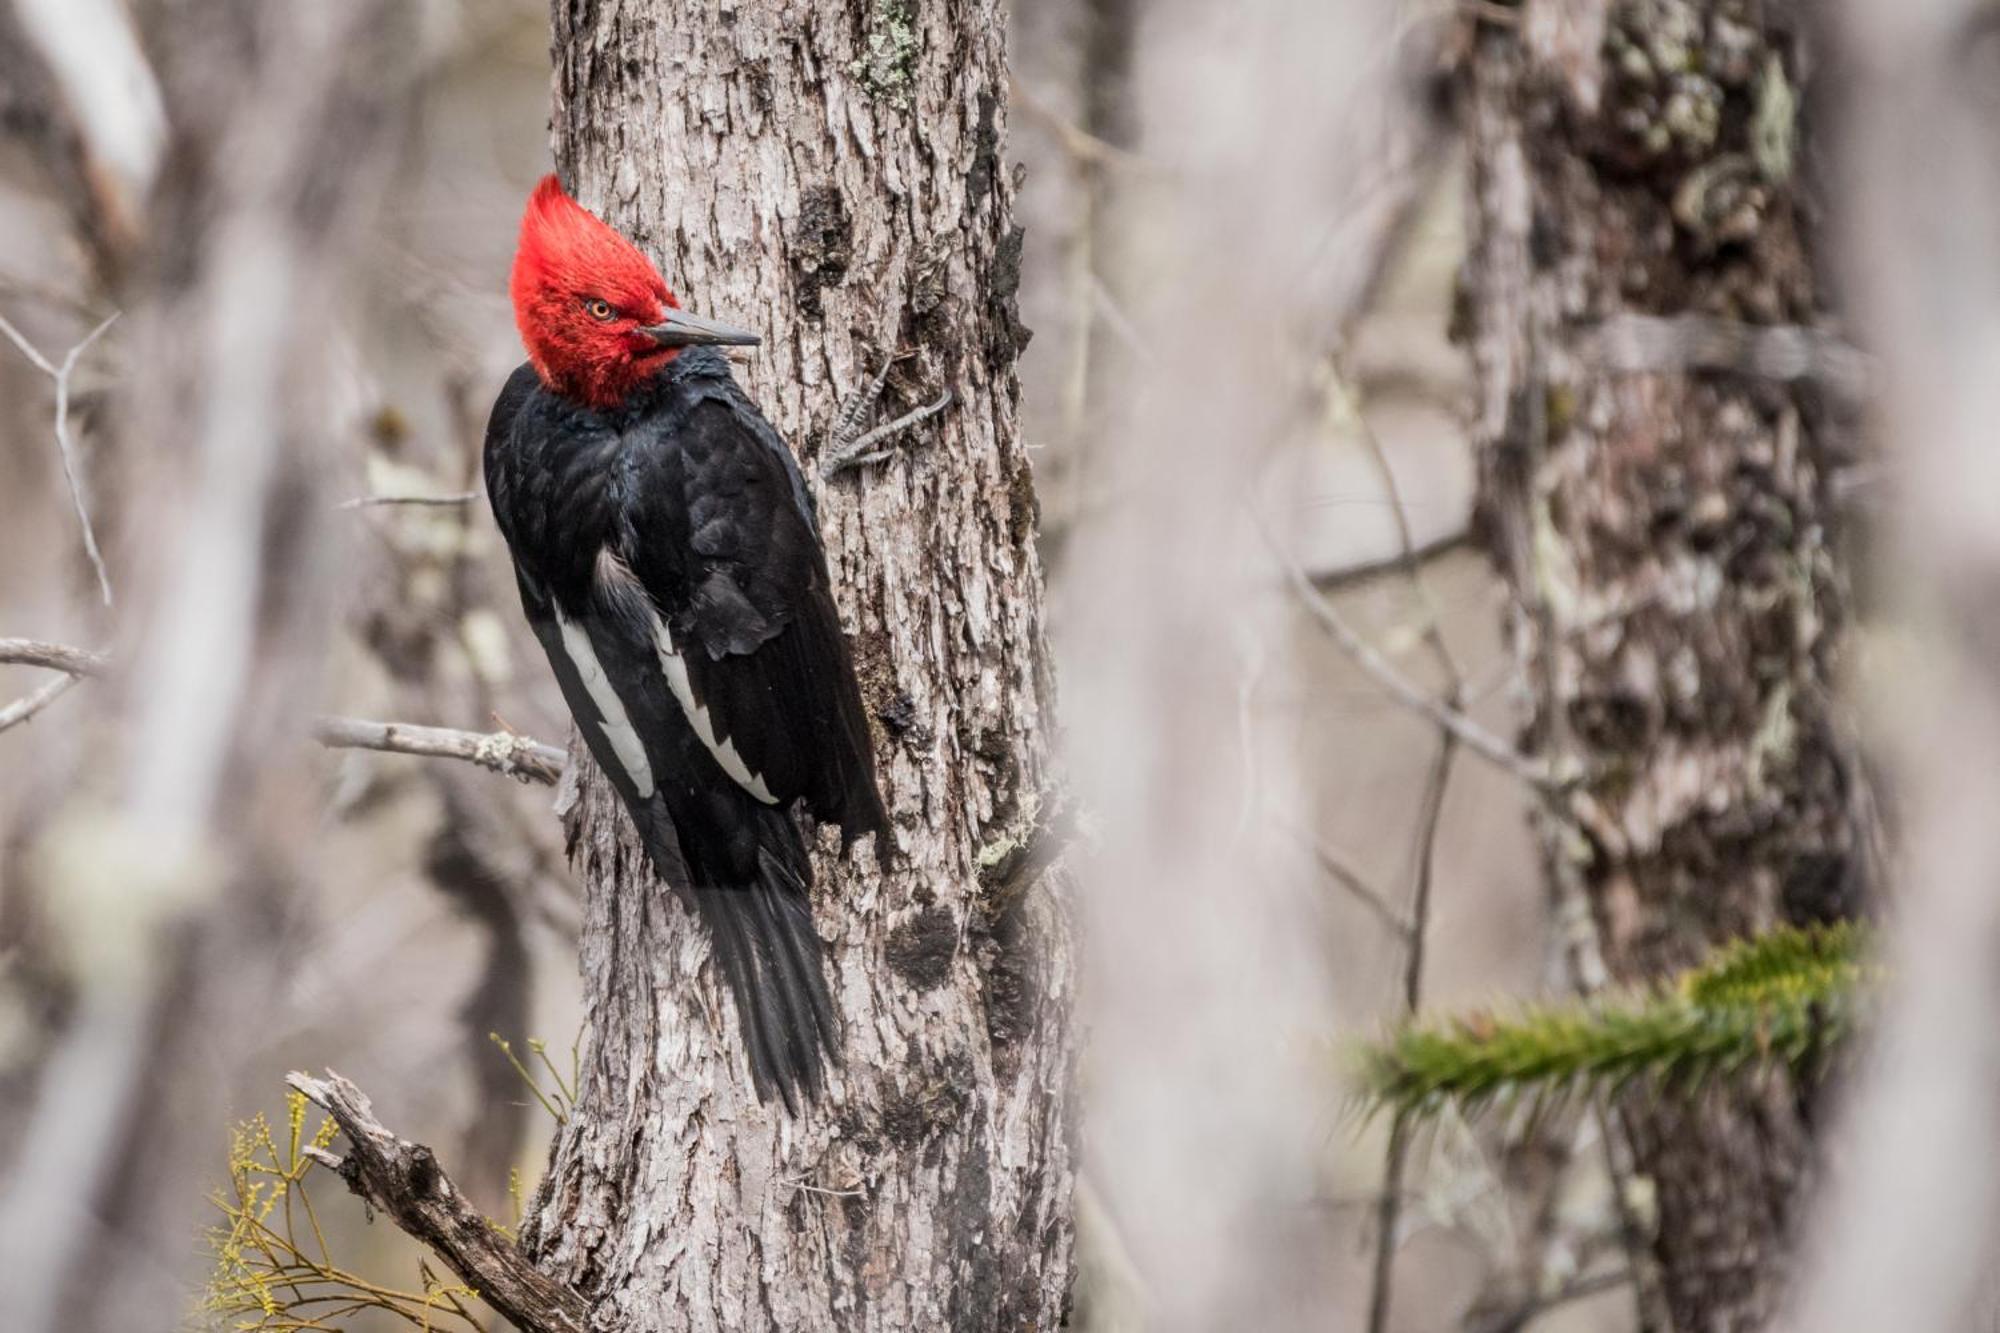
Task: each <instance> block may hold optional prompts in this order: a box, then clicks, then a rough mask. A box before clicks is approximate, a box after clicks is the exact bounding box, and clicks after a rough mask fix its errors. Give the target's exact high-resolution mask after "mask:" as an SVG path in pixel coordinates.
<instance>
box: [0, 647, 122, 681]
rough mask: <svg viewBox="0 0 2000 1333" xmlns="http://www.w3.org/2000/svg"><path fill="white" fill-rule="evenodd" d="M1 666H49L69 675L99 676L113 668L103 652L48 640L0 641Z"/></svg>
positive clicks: (50, 668)
mask: <svg viewBox="0 0 2000 1333" xmlns="http://www.w3.org/2000/svg"><path fill="white" fill-rule="evenodd" d="M0 664H5V665H8V666H33V667H45V668H47V669H48V670H50V671H60V672H62V673H63V674H64V675H68V676H95V675H99V674H101V673H102V672H103V671H104V668H105V667H106V666H107V665H109V659H107V658H106V657H105V656H104V654H103V653H93V652H91V651H90V650H89V649H88V648H75V647H72V646H70V645H69V644H66V643H50V642H49V641H47V640H46V639H0Z"/></svg>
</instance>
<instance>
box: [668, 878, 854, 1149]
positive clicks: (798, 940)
mask: <svg viewBox="0 0 2000 1333" xmlns="http://www.w3.org/2000/svg"><path fill="white" fill-rule="evenodd" d="M690 896H691V897H692V898H693V900H694V906H695V911H696V912H697V913H699V914H700V916H701V919H702V921H703V922H704V923H706V925H707V926H708V931H709V938H710V939H711V940H713V941H714V949H715V961H716V965H717V967H719V968H720V969H721V971H722V976H723V979H724V981H726V982H727V983H728V985H729V992H730V995H731V996H732V997H733V998H734V999H735V1001H736V1015H737V1021H738V1023H739V1024H740V1025H741V1026H742V1029H743V1045H744V1049H745V1050H746V1051H747V1052H748V1053H749V1056H750V1076H751V1078H752V1079H753V1080H754V1081H755V1083H756V1086H757V1096H758V1098H759V1099H760V1100H762V1101H769V1100H770V1099H771V1094H772V1093H773V1092H774V1091H775V1092H776V1093H777V1094H778V1095H779V1096H781V1097H783V1098H784V1101H785V1109H786V1110H788V1111H790V1112H791V1113H792V1114H793V1115H797V1114H798V1111H799V1102H800V1100H801V1099H803V1100H805V1101H811V1100H813V1099H814V1098H815V1097H817V1096H818V1095H819V1091H820V1088H821V1086H822V1085H823V1083H824V1082H825V1064H826V1061H827V1060H829V1059H831V1060H833V1061H834V1062H836V1063H838V1061H839V1059H840V1033H839V1028H838V1026H837V1024H836V1020H835V1017H834V1011H833V997H832V996H831V995H830V994H828V992H827V988H826V971H825V967H824V964H823V962H822V950H821V947H820V940H819V934H818V932H816V931H815V930H814V929H813V923H812V904H811V901H810V899H809V898H808V896H807V892H806V885H805V882H804V881H803V879H802V878H801V877H800V876H799V875H798V874H797V873H795V872H794V871H792V870H791V869H790V868H788V867H787V866H786V865H785V864H784V863H783V862H781V861H780V860H778V858H776V857H775V856H772V855H771V854H770V853H769V852H763V853H760V854H759V857H758V875H757V879H756V882H755V883H753V884H748V885H743V886H740V887H730V888H700V887H697V888H696V889H694V890H693V892H692V893H691V895H690Z"/></svg>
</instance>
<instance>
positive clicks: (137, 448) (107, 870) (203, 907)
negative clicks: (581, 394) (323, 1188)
mask: <svg viewBox="0 0 2000 1333" xmlns="http://www.w3.org/2000/svg"><path fill="white" fill-rule="evenodd" d="M162 8H163V10H165V11H168V12H165V13H162V14H161V15H160V16H159V17H160V18H161V24H160V27H161V31H160V32H159V33H158V34H157V40H156V41H155V42H154V44H153V46H152V51H151V56H152V61H153V64H152V66H151V67H145V66H143V65H142V66H141V69H140V71H139V73H140V74H143V75H144V76H145V77H146V79H147V80H148V82H149V83H150V79H151V77H152V70H155V69H156V70H157V73H158V80H159V82H158V85H157V93H156V95H157V96H158V98H159V99H160V102H161V103H162V104H163V105H164V107H165V108H166V112H167V115H168V116H169V117H170V124H171V131H170V132H164V131H163V138H162V141H161V142H160V144H159V145H158V149H159V152H160V156H159V157H158V159H157V164H156V165H157V168H158V172H159V176H158V181H157V185H156V187H155V188H154V189H153V191H152V193H151V194H150V196H147V197H144V199H143V200H142V199H141V198H135V197H133V196H132V195H129V194H127V195H123V196H121V198H122V201H123V205H124V207H126V208H130V207H134V206H136V205H137V204H138V203H140V202H142V201H143V202H147V203H148V205H149V208H150V211H151V214H152V216H153V217H154V218H155V219H160V218H164V219H169V220H170V222H169V223H168V224H167V225H162V226H159V227H158V228H157V230H154V231H152V232H150V233H149V235H150V238H151V243H150V244H149V245H147V246H145V247H143V248H141V249H139V250H137V251H136V252H133V253H130V254H127V255H125V256H124V257H125V258H128V259H130V261H131V268H130V274H129V276H128V277H126V278H124V279H123V280H122V281H121V282H120V283H119V285H118V286H117V287H116V288H114V289H113V290H111V291H109V292H105V293H102V294H100V297H99V299H104V298H107V297H108V298H111V299H116V300H117V301H119V302H120V303H121V304H123V305H124V306H125V308H126V313H125V315H124V316H123V317H122V325H123V327H120V328H118V329H117V330H116V337H117V340H118V343H119V345H120V346H121V347H122V348H124V349H125V353H126V354H125V357H124V370H123V374H122V376H121V384H120V392H119V394H118V397H117V401H116V404H115V409H114V410H115V416H116V419H117V422H118V424H119V427H120V440H121V444H122V447H120V448H117V449H115V450H107V451H103V452H102V453H100V454H98V455H97V456H95V457H93V458H92V460H91V461H92V463H93V464H94V466H92V468H91V469H90V471H89V472H87V473H84V474H83V475H84V476H85V477H86V479H94V480H95V485H94V486H91V487H90V488H89V489H88V490H87V491H85V492H82V493H81V494H82V495H83V496H84V497H85V499H86V501H97V502H101V504H100V503H86V502H83V501H80V509H81V510H82V511H83V512H89V513H92V514H93V515H94V520H89V521H94V523H95V524H96V525H99V528H98V530H100V531H102V532H103V533H104V536H105V542H104V546H105V553H106V557H107V558H106V562H105V566H104V567H103V570H104V572H103V574H102V575H101V576H93V575H92V573H91V572H90V570H91V566H90V564H88V563H84V562H83V561H82V560H81V558H80V557H79V558H78V560H77V563H76V564H75V565H74V566H71V567H72V568H75V569H78V570H81V571H82V573H81V578H82V579H83V580H85V581H86V586H87V587H88V589H89V591H88V593H87V594H86V595H85V596H86V600H87V604H89V605H91V606H92V607H93V608H94V611H95V614H94V616H93V619H94V621H95V625H94V629H93V637H94V638H95V640H96V641H97V642H99V643H108V644H109V645H110V646H111V649H112V651H111V652H110V654H109V657H108V660H106V661H102V662H99V663H98V664H97V665H95V666H92V667H90V668H89V669H90V670H91V671H93V672H101V673H103V674H104V675H105V676H106V680H105V681H104V682H103V683H102V686H101V687H100V688H98V689H96V690H95V691H93V692H94V693H96V694H97V695H98V700H97V711H96V712H95V713H94V714H93V718H94V720H93V721H92V722H91V723H90V724H89V725H87V726H84V727H81V728H77V729H74V730H68V731H67V732H66V739H67V742H68V743H67V744H63V745H60V746H59V747H58V748H55V749H45V750H43V751H42V752H41V756H40V769H39V772H40V778H41V782H42V786H41V789H40V791H39V793H38V796H37V799H36V800H35V801H34V802H33V803H32V804H31V805H30V807H29V808H28V810H27V812H26V817H24V818H22V819H21V820H20V822H19V823H18V824H17V825H16V826H15V828H14V829H13V830H11V833H12V834H13V836H12V837H11V838H10V840H9V841H10V858H9V859H10V861H11V862H12V864H10V865H9V866H8V868H7V878H8V879H9V880H10V881H12V882H13V883H15V884H20V885H25V886H26V892H23V893H21V894H20V895H19V896H14V895H11V894H10V897H9V905H10V907H11V909H12V910H11V911H10V912H9V913H8V914H7V915H8V918H9V919H8V922H7V928H8V935H9V937H10V944H11V945H12V948H10V952H13V951H14V950H20V951H21V952H22V953H24V954H25V955H26V957H27V958H29V959H31V960H34V961H32V962H30V963H29V965H28V966H29V967H30V969H31V970H32V971H34V972H35V973H37V974H38V976H37V984H39V985H41V986H43V987H46V990H47V992H48V994H49V996H50V998H49V1001H48V1009H47V1010H46V1011H44V1012H45V1013H47V1014H48V1016H49V1017H50V1019H51V1020H52V1021H51V1022H50V1031H49V1033H48V1034H47V1036H46V1038H44V1040H45V1041H46V1044H47V1045H46V1050H45V1051H42V1052H38V1053H37V1054H38V1057H39V1058H36V1059H33V1060H31V1061H22V1062H21V1063H22V1064H25V1065H26V1066H27V1068H26V1069H25V1070H24V1069H21V1068H19V1067H18V1066H17V1067H15V1068H13V1069H10V1073H14V1074H16V1075H17V1076H18V1075H20V1074H22V1073H27V1074H29V1075H30V1077H28V1078H24V1079H22V1080H21V1082H22V1083H24V1084H26V1088H25V1090H17V1092H16V1096H18V1098H19V1100H18V1102H17V1103H16V1105H15V1108H14V1109H15V1110H16V1113H17V1115H18V1119H17V1120H16V1121H15V1131H16V1132H12V1133H9V1134H7V1135H6V1138H7V1140H8V1149H7V1158H8V1160H7V1168H8V1171H9V1177H8V1179H7V1189H6V1190H5V1192H4V1196H0V1197H4V1204H0V1303H4V1304H5V1307H6V1309H7V1310H8V1322H9V1323H10V1324H11V1325H12V1326H13V1327H15V1328H18V1329H21V1330H22V1331H23V1333H45V1331H46V1333H53V1331H54V1330H57V1329H63V1330H78V1331H80V1333H81V1331H94V1330H111V1329H131V1328H141V1327H153V1326H158V1323H157V1321H158V1320H159V1316H160V1314H161V1312H162V1311H163V1310H165V1311H176V1312H177V1311H178V1310H179V1309H180V1307H181V1304H182V1301H183V1298H184V1295H185V1289H184V1288H183V1286H182V1284H181V1282H180V1280H179V1278H180V1274H181V1270H182V1269H183V1268H184V1266H185V1264H186V1262H187V1259H188V1258H190V1257H192V1254H193V1246H192V1244H191V1243H190V1242H191V1240H192V1236H191V1234H190V1230H189V1227H190V1223H191V1222H192V1221H193V1220H194V1217H195V1215H194V1213H193V1211H192V1205H193V1203H194V1201H195V1200H196V1199H197V1198H198V1197H199V1195H200V1191H201V1190H202V1189H203V1188H204V1187H205V1186H206V1185H207V1184H208V1183H209V1181H207V1180H206V1179H204V1177H205V1175H206V1173H205V1172H204V1171H203V1169H202V1168H203V1165H204V1162H205V1160H207V1159H208V1158H209V1155H210V1153H211V1151H212V1147H213V1145H214V1143H215V1141H216V1140H215V1131H216V1128H217V1127H218V1126H219V1125H221V1124H223V1123H224V1122H225V1112H224V1104H223V1103H224V1096H225V1095H226V1091H227V1089H229V1088H230V1087H232V1086H233V1085H234V1081H235V1075H236V1074H237V1072H238V1070H239V1067H240V1062H241V1061H242V1058H243V1055H242V1053H243V1052H244V1051H245V1050H246V1049H249V1048H250V1047H251V1044H252V1033H253V1031H254V1028H255V1024H256V1019H255V1016H256V1015H257V1014H258V1012H259V1011H260V1008H261V1007H262V1005H263V1004H264V1003H265V997H266V996H268V995H269V994H270V993H271V991H272V990H273V989H274V988H275V987H276V986H277V985H278V975H277V968H276V963H277V952H276V941H277V939H278V936H279V934H280V923H281V921H282V913H283V910H284V904H286V903H287V902H288V901H291V900H293V898H294V895H299V894H302V893H304V892H306V890H307V889H308V887H309V886H312V885H314V884H316V883H317V882H319V881H318V879H317V876H316V873H315V867H313V866H312V865H311V864H310V863H309V858H308V857H307V856H305V855H304V854H303V852H302V844H303V840H302V839H301V837H300V836H299V834H300V831H301V830H302V829H310V828H312V827H313V826H314V824H315V823H316V818H317V816H316V811H317V808H318V790H317V786H318V784H317V783H316V782H315V781H314V780H313V778H312V775H311V773H310V771H309V770H304V769H301V768H299V767H298V766H295V765H285V766H281V767H278V768H277V769H276V771H275V772H273V771H271V768H270V764H271V758H272V756H273V755H274V754H278V755H283V754H286V753H288V752H290V751H293V750H295V749H296V748H297V747H298V745H299V741H300V739H301V737H302V735H303V733H302V730H301V724H302V722H303V718H302V716H301V713H300V701H301V700H302V699H304V700H310V699H312V698H314V697H315V696H316V695H317V693H318V689H319V680H320V677H319V674H318V667H319V664H320V663H321V661H322V660H323V657H324V652H325V645H326V642H327V638H328V628H329V624H330V616H329V611H330V609H331V608H332V606H333V605H334V604H335V601H336V597H337V593H336V589H335V579H334V573H335V571H336V569H337V568H338V562H337V561H336V560H335V559H333V558H332V554H331V553H332V551H333V550H334V549H335V548H334V545H333V533H332V527H333V525H334V523H335V521H336V520H335V516H334V511H333V501H332V498H331V496H330V495H329V493H328V491H329V480H330V478H331V476H332V475H333V473H332V466H333V458H334V452H335V444H336V441H337V440H338V438H339V430H340V427H341V426H342V425H344V424H345V423H344V420H343V417H342V413H341V404H340V402H339V400H338V397H337V395H336V394H335V392H334V386H333V384H331V383H330V382H329V379H328V377H327V376H326V375H325V374H324V373H322V372H323V370H324V365H323V362H322V360H321V358H320V357H319V356H318V355H317V354H316V353H317V351H318V349H320V348H321V347H322V346H323V343H324V329H323V328H322V327H321V325H320V323H319V321H318V319H317V318H316V317H315V316H316V314H317V312H320V311H322V310H324V309H325V308H326V307H327V306H329V305H330V304H331V303H332V302H334V300H335V299H336V297H337V294H338V292H339V290H340V287H341V284H342V281H343V279H344V276H345V274H346V272H347V269H348V265H349V263H350V262H351V260H352V257H353V255H354V253H355V241H356V238H357V236H358V234H360V233H361V232H362V231H363V230H364V229H365V226H366V224H367V222H368V221H369V219H371V218H372V217H373V216H375V213H376V210H377V209H378V208H379V206H380V204H381V202H382V196H383V187H384V185H385V183H386V178H387V167H388V164H389V160H390V159H389V154H388V151H387V150H388V149H389V147H390V146H391V143H392V134H393V131H394V130H395V129H396V128H397V127H398V126H399V124H400V118H401V112H402V111H403V109H404V108H405V105H406V103H405V97H406V94H407V92H408V74H409V73H410V66H409V63H408V60H407V58H406V55H405V52H406V49H407V42H408V39H409V36H410V30H409V28H408V26H407V23H406V18H405V15H404V12H403V9H402V7H400V6H398V5H396V4H393V3H387V2H385V0H374V2H371V3H364V4H358V5H352V6H341V7H339V12H338V13H335V12H333V11H331V10H325V11H322V10H313V9H308V8H304V7H299V6H266V5H262V4H259V3H256V0H238V2H236V3H226V4H220V5H209V4H202V5H178V4H175V5H166V6H162ZM196 10H199V11H200V12H199V14H196V12H195V11H196ZM72 18H73V19H74V20H75V21H76V22H77V23H78V24H80V25H85V24H89V23H93V22H95V23H99V25H100V26H99V27H98V28H97V29H96V30H95V40H97V41H98V42H99V43H100V44H101V45H102V46H103V48H104V49H105V51H106V53H107V56H106V58H107V60H111V59H112V56H113V55H114V54H115V55H125V54H127V53H128V52H136V49H137V47H136V42H135V40H134V38H133V35H132V33H131V31H130V29H129V28H126V27H124V26H123V24H122V14H118V13H116V12H115V11H114V12H107V11H101V10H100V11H97V12H95V13H92V14H87V15H73V16H72ZM113 18H115V19H118V20H121V21H120V22H112V21H111V20H112V19H113ZM107 25H108V26H107ZM75 35H77V34H75V33H71V34H70V36H72V37H74V36H75ZM133 58H134V59H136V55H135V56H134V57H133ZM114 63H115V62H114ZM117 67H118V68H119V69H120V70H121V71H123V70H125V68H126V67H125V66H124V65H122V64H119V65H118V66H117ZM363 69H365V70H367V71H369V74H370V77H369V78H368V79H367V80H365V81H364V80H357V79H355V78H354V77H352V76H353V74H354V72H355V71H357V70H363ZM127 72H129V71H127ZM90 91H92V93H93V95H94V94H96V93H105V95H112V94H111V93H107V92H106V90H104V89H95V90H90ZM130 91H131V90H130V89H117V90H112V92H113V93H116V94H117V95H121V96H122V95H126V94H128V93H130ZM94 109H101V108H94V104H93V109H92V110H85V111H83V112H81V113H80V114H82V115H83V118H84V119H85V120H86V121H88V120H89V118H90V116H91V114H93V110H94ZM111 116H112V120H113V122H114V123H116V120H117V112H116V110H115V109H114V110H113V112H112V113H111ZM123 147H126V148H129V147H130V145H129V143H128V144H125V145H123ZM98 183H99V184H100V185H106V186H108V184H109V183H108V182H106V181H104V180H102V179H99V182H98ZM123 184H125V185H126V186H128V187H129V186H130V185H131V182H129V181H127V182H123ZM139 188H140V189H141V190H143V188H144V187H143V185H142V186H140V187H139ZM134 225H135V218H134V217H133V216H132V215H131V214H130V213H129V212H124V211H120V212H118V214H117V225H116V226H115V227H112V226H110V225H109V224H107V229H106V230H105V231H104V233H103V235H104V236H110V235H111V234H112V233H113V232H115V233H116V234H117V236H118V237H119V238H120V239H121V240H122V241H124V242H127V243H130V242H132V241H133V240H134V239H135V237H134V236H133V234H132V230H131V229H132V228H133V226H134ZM107 244H109V242H108V241H107ZM108 253H109V251H99V253H98V259H99V263H100V264H101V265H104V266H106V268H107V269H114V270H115V269H117V268H118V267H119V265H116V264H111V263H110V261H109V260H108V259H107V258H106V256H107V255H108ZM96 350H97V354H99V355H102V353H103V348H102V347H101V346H100V347H99V348H97V349H96ZM64 387H65V390H66V389H67V388H68V386H67V385H65V386H64ZM45 438H46V437H44V440H45ZM72 444H73V441H72V440H65V441H64V442H63V447H64V448H65V450H68V449H69V448H70V447H71V445H72ZM38 447H39V448H44V449H46V448H48V445H47V444H46V443H45V442H43V441H38ZM107 454H108V455H109V456H108V457H107V456H105V455H107ZM64 462H65V466H66V467H69V466H71V465H72V464H73V463H74V464H75V465H76V466H79V467H80V466H81V464H80V463H77V462H76V460H72V459H69V458H67V457H66V458H65V460H64ZM67 517H68V516H67V515H65V518H66V519H67ZM54 549H56V550H59V551H61V552H62V553H64V555H65V556H68V555H69V553H71V552H74V551H80V550H81V549H82V544H81V543H78V542H77V540H76V536H75V532H74V529H73V528H70V529H69V530H68V531H66V532H65V533H64V535H63V537H62V539H61V541H60V543H59V544H58V545H56V546H55V548H54ZM45 576H46V574H45ZM99 577H101V578H102V579H103V582H102V584H101V585H100V583H99V581H98V578H99ZM100 586H101V589H102V590H101V592H100ZM114 614H115V620H113V618H112V617H113V616H114ZM32 697H38V696H31V698H32ZM47 702H48V699H47V698H46V697H43V698H42V703H47ZM9 711H10V713H13V714H14V715H13V716H11V717H10V719H9V721H10V722H18V721H22V720H25V717H24V716H22V715H20V714H18V713H15V712H14V710H9ZM31 711H32V710H31ZM44 969H46V970H44ZM17 1059H18V1056H17ZM191 1070H195V1071H199V1073H198V1074H197V1075H196V1076H193V1077H190V1071H191ZM17 1086H18V1085H17ZM22 1091H24V1092H25V1095H22ZM10 1100H12V1099H10Z"/></svg>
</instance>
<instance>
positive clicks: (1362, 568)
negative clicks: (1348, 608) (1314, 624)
mask: <svg viewBox="0 0 2000 1333" xmlns="http://www.w3.org/2000/svg"><path fill="white" fill-rule="evenodd" d="M1471 542H1472V531H1471V529H1469V528H1455V529H1453V530H1451V531H1449V532H1441V533H1438V534H1437V535H1436V536H1434V537H1432V538H1430V539H1429V540H1428V541H1426V542H1424V543H1423V545H1421V546H1419V547H1417V548H1416V550H1415V551H1413V552H1411V553H1409V554H1405V553H1404V552H1403V551H1401V550H1397V551H1394V552H1392V553H1390V554H1388V555H1381V556H1374V555H1371V556H1364V557H1362V558H1360V559H1356V560H1350V561H1348V562H1347V563H1346V564H1343V565H1328V566H1327V567H1326V568H1324V569H1310V570H1307V571H1306V577H1308V578H1310V579H1311V580H1312V583H1313V586H1314V587H1315V588H1318V589H1319V590H1320V591H1321V592H1337V591H1339V590H1341V589H1343V588H1351V587H1353V586H1354V585H1355V584H1358V583H1367V582H1368V581H1370V580H1371V579H1376V578H1379V577H1381V576H1382V575H1384V574H1391V573H1407V572H1408V571H1409V568H1410V565H1411V562H1412V561H1413V560H1414V561H1415V562H1416V563H1417V564H1419V565H1422V564H1428V563H1429V562H1430V561H1432V560H1436V559H1438V558H1439V557H1441V556H1447V555H1450V554H1451V553H1452V552H1453V551H1460V550H1464V549H1465V548H1466V547H1467V546H1468V545H1470V544H1471Z"/></svg>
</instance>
